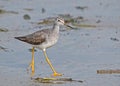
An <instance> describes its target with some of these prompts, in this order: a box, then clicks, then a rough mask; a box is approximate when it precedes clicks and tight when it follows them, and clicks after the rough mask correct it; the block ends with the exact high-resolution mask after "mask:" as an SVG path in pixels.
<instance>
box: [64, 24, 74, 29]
mask: <svg viewBox="0 0 120 86" xmlns="http://www.w3.org/2000/svg"><path fill="white" fill-rule="evenodd" d="M65 26H67V27H69V28H71V29H74V28H73V27H72V26H70V25H67V24H65Z"/></svg>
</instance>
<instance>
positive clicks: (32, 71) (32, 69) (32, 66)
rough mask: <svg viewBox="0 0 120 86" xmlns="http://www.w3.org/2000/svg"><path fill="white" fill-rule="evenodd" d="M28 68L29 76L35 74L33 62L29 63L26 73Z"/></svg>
mask: <svg viewBox="0 0 120 86" xmlns="http://www.w3.org/2000/svg"><path fill="white" fill-rule="evenodd" d="M30 68H31V76H33V75H34V73H35V67H34V61H31V63H30V64H29V66H28V68H27V72H29V70H30Z"/></svg>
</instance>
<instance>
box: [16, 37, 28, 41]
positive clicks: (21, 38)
mask: <svg viewBox="0 0 120 86" xmlns="http://www.w3.org/2000/svg"><path fill="white" fill-rule="evenodd" d="M15 39H18V40H21V41H25V40H26V37H15Z"/></svg>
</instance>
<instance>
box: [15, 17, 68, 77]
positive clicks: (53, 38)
mask: <svg viewBox="0 0 120 86" xmlns="http://www.w3.org/2000/svg"><path fill="white" fill-rule="evenodd" d="M60 25H65V22H64V19H62V18H57V19H56V21H55V23H54V26H53V28H51V29H43V30H40V31H37V32H34V33H32V34H29V35H26V36H21V37H15V38H16V39H18V40H20V41H24V42H27V43H29V44H31V45H32V60H31V63H30V64H29V67H28V68H29V69H30V68H31V70H32V75H34V72H35V67H34V48H39V49H41V50H42V51H43V53H44V56H45V58H46V61H47V63H48V64H49V66H50V68H51V69H52V71H53V76H61V75H62V74H60V73H58V72H56V70H55V69H54V67H53V66H52V64H51V62H50V60H49V58H48V56H47V54H46V49H47V48H49V47H51V46H53V45H54V44H55V43H56V42H57V40H58V37H59V26H60ZM67 26H68V25H67Z"/></svg>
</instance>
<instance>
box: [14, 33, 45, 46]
mask: <svg viewBox="0 0 120 86" xmlns="http://www.w3.org/2000/svg"><path fill="white" fill-rule="evenodd" d="M45 35H46V33H44V31H37V32H35V33H33V34H29V35H26V36H22V37H15V38H16V39H19V40H21V41H24V42H27V43H29V44H33V45H39V44H41V43H43V42H44V41H45V40H46V36H45Z"/></svg>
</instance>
